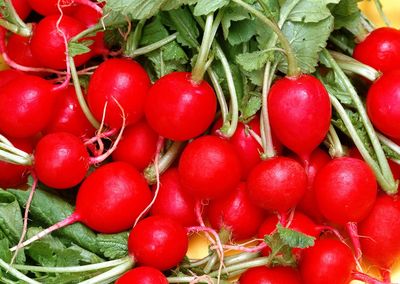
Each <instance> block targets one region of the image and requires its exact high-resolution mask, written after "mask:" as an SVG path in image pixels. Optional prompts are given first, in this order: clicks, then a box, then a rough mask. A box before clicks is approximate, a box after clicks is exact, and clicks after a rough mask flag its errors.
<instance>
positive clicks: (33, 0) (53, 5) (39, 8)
mask: <svg viewBox="0 0 400 284" xmlns="http://www.w3.org/2000/svg"><path fill="white" fill-rule="evenodd" d="M28 3H29V5H30V6H31V7H32V9H33V10H35V12H37V13H39V14H40V15H43V16H49V15H53V14H60V11H59V9H58V3H60V6H61V8H62V10H63V13H67V14H68V12H70V11H71V10H72V9H73V7H74V6H75V5H76V4H74V1H73V0H46V1H43V0H28Z"/></svg>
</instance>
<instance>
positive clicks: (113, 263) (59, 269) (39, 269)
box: [13, 257, 129, 273]
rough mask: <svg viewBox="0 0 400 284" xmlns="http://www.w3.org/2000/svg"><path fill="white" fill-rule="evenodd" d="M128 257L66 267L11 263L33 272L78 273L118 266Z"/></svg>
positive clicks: (20, 268)
mask: <svg viewBox="0 0 400 284" xmlns="http://www.w3.org/2000/svg"><path fill="white" fill-rule="evenodd" d="M128 258H129V257H125V258H122V259H116V260H111V261H106V262H100V263H95V264H89V265H82V266H68V267H46V266H32V265H19V264H15V265H13V267H14V268H16V269H18V270H23V271H33V272H46V273H79V272H85V271H92V270H99V269H104V268H109V267H114V266H118V265H120V264H123V263H125V262H127V261H128Z"/></svg>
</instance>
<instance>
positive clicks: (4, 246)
mask: <svg viewBox="0 0 400 284" xmlns="http://www.w3.org/2000/svg"><path fill="white" fill-rule="evenodd" d="M11 258H12V254H11V251H10V242H9V241H8V239H6V238H4V239H1V240H0V259H2V260H4V261H5V262H7V263H9V262H10V261H11Z"/></svg>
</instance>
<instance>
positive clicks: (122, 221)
mask: <svg viewBox="0 0 400 284" xmlns="http://www.w3.org/2000/svg"><path fill="white" fill-rule="evenodd" d="M150 201H151V192H150V190H149V188H148V186H147V183H146V180H145V179H144V177H143V176H142V175H141V174H140V173H139V172H138V171H137V170H136V169H135V168H133V167H131V166H130V165H129V164H126V163H124V162H113V163H108V164H105V165H103V166H101V167H99V168H97V169H96V170H95V171H94V172H92V173H91V174H90V175H89V176H88V177H87V178H86V179H85V180H84V181H83V183H82V184H81V186H80V188H79V191H78V195H77V196H76V207H75V211H74V213H72V214H71V215H70V216H68V217H67V218H65V219H64V220H60V222H58V223H56V224H54V225H53V226H51V227H49V228H47V229H45V230H43V231H41V232H40V233H38V234H37V235H35V236H33V237H31V238H30V239H28V240H26V241H25V242H23V243H22V247H24V246H26V245H29V244H31V243H33V242H34V241H36V240H38V239H40V238H42V237H44V236H46V235H47V234H50V233H51V232H53V231H55V230H57V229H60V228H62V227H65V226H68V225H70V224H73V223H75V222H81V223H83V224H85V225H86V226H88V227H89V228H91V229H92V230H95V231H98V232H101V233H104V234H113V233H119V232H122V231H125V230H128V229H130V228H132V226H133V224H134V223H135V221H136V219H137V218H138V217H139V215H140V214H141V213H142V211H143V210H144V209H145V208H146V206H147V205H148V204H149V203H150ZM20 248H21V247H20ZM16 249H17V247H16V246H15V247H13V248H11V250H12V251H14V250H16Z"/></svg>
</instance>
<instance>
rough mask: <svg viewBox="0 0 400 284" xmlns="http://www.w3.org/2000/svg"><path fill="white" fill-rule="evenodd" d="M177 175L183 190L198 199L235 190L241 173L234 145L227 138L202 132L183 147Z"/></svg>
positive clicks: (217, 195) (222, 194)
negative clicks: (203, 134) (202, 134)
mask: <svg viewBox="0 0 400 284" xmlns="http://www.w3.org/2000/svg"><path fill="white" fill-rule="evenodd" d="M179 176H180V178H181V183H182V185H183V187H184V188H185V190H187V191H188V192H190V194H191V195H193V196H195V197H196V198H199V199H213V198H217V197H221V196H224V195H225V194H228V193H229V192H230V191H232V190H234V189H235V187H236V186H237V185H238V183H239V181H240V176H241V166H240V162H239V158H238V157H237V154H236V152H235V149H234V148H233V146H232V145H231V144H229V143H228V142H227V141H226V140H223V139H221V138H218V137H216V136H203V137H200V138H197V139H195V140H193V141H192V142H191V143H190V144H189V145H187V146H186V148H185V150H183V153H182V156H181V158H180V161H179Z"/></svg>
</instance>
